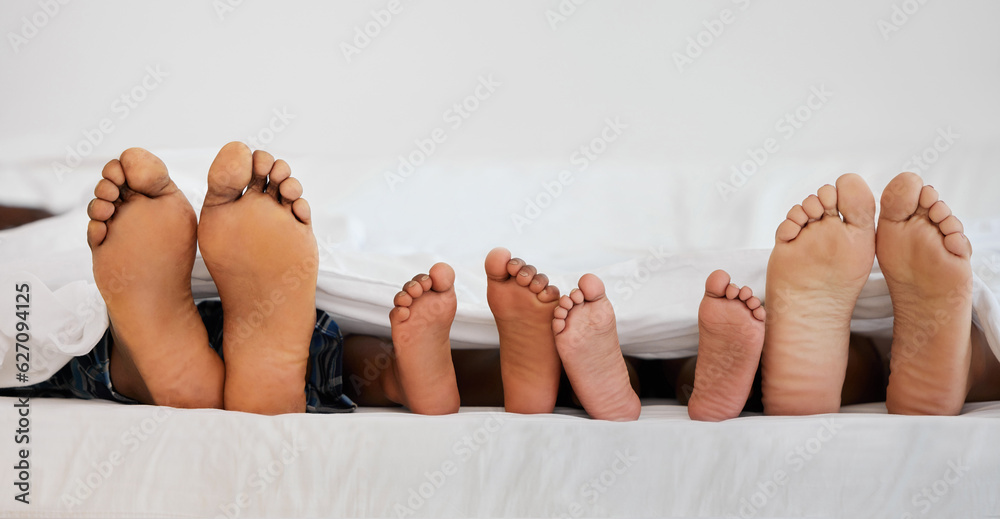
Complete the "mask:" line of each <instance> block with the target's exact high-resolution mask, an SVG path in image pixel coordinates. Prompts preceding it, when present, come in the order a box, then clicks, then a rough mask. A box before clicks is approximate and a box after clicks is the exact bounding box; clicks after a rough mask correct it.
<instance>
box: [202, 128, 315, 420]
mask: <svg viewBox="0 0 1000 519" xmlns="http://www.w3.org/2000/svg"><path fill="white" fill-rule="evenodd" d="M301 196H302V185H301V184H300V183H299V181H298V180H296V179H295V178H292V177H291V169H290V168H289V167H288V164H287V163H286V162H285V161H283V160H274V157H272V156H271V155H270V154H268V153H266V152H264V151H259V150H258V151H256V152H254V153H253V154H251V153H250V149H249V148H247V146H246V145H244V144H243V143H239V142H232V143H229V144H227V145H226V146H225V147H223V148H222V150H221V151H219V154H218V156H217V157H216V158H215V162H213V163H212V166H211V168H209V171H208V193H207V194H206V195H205V204H204V206H203V207H202V211H201V222H200V224H199V225H198V243H199V245H200V247H201V252H202V256H203V257H204V259H205V265H206V266H207V267H208V271H209V273H211V275H212V279H213V280H215V284H216V286H217V287H218V289H219V296H220V298H221V299H222V310H223V313H224V314H225V317H226V318H225V321H224V325H223V342H222V345H223V354H224V356H225V359H226V385H225V407H226V409H231V410H237V411H246V412H253V413H259V414H282V413H293V412H304V411H305V380H306V370H307V367H308V362H309V343H310V341H311V339H312V333H313V330H314V329H315V326H316V277H317V271H318V267H319V260H318V250H317V248H316V238H315V237H314V236H313V232H312V225H311V222H310V211H309V204H308V203H306V201H305V199H303V198H301Z"/></svg>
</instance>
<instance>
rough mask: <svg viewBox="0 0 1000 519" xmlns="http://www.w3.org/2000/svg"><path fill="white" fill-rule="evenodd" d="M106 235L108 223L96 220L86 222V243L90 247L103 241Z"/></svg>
mask: <svg viewBox="0 0 1000 519" xmlns="http://www.w3.org/2000/svg"><path fill="white" fill-rule="evenodd" d="M107 235H108V224H106V223H104V222H99V221H97V220H91V221H90V222H89V223H88V224H87V245H90V248H91V249H93V248H94V247H97V246H99V245H100V244H102V243H104V238H106V237H107Z"/></svg>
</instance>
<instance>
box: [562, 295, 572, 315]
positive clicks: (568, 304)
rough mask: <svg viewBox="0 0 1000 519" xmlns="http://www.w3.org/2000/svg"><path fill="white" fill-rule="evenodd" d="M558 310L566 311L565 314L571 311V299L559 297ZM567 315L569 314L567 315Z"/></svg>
mask: <svg viewBox="0 0 1000 519" xmlns="http://www.w3.org/2000/svg"><path fill="white" fill-rule="evenodd" d="M559 308H562V309H564V310H567V312H568V311H569V310H572V309H573V299H571V298H570V297H569V296H562V297H560V298H559ZM567 315H569V314H568V313H567Z"/></svg>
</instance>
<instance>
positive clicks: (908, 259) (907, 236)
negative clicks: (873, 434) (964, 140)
mask: <svg viewBox="0 0 1000 519" xmlns="http://www.w3.org/2000/svg"><path fill="white" fill-rule="evenodd" d="M876 243H877V253H878V262H879V265H880V266H881V267H882V273H883V274H885V281H886V283H887V284H888V285H889V294H890V295H891V296H892V309H893V315H894V320H893V326H892V353H891V356H890V361H889V369H890V374H889V386H888V388H887V389H886V407H887V408H888V410H889V412H890V413H897V414H922V415H927V414H931V415H955V414H958V413H959V412H960V411H961V410H962V405H963V404H964V403H965V397H966V395H967V394H968V391H969V370H970V364H971V358H972V341H971V332H972V265H971V262H970V259H971V256H972V245H971V244H970V243H969V239H968V238H966V236H965V234H964V228H963V226H962V222H960V221H959V220H958V218H956V217H955V216H954V215H953V214H952V213H951V209H950V208H949V207H948V206H947V204H945V203H944V202H942V201H941V200H940V199H939V195H938V192H937V191H936V190H935V189H934V188H932V187H930V186H925V185H924V182H923V180H922V179H921V178H920V177H919V176H918V175H916V174H914V173H903V174H900V175H899V176H897V177H896V178H895V179H893V180H892V182H890V183H889V185H888V186H887V187H886V188H885V191H883V193H882V212H881V215H880V217H879V223H878V235H877V238H876Z"/></svg>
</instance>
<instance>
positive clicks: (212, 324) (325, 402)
mask: <svg viewBox="0 0 1000 519" xmlns="http://www.w3.org/2000/svg"><path fill="white" fill-rule="evenodd" d="M198 313H199V314H201V319H202V322H204V323H205V328H206V329H207V330H208V341H209V344H210V345H211V346H212V349H214V350H215V352H216V353H218V354H219V357H222V356H223V355H222V304H221V303H220V302H219V301H217V300H209V301H203V302H201V303H200V304H198ZM111 344H112V340H111V330H108V331H107V332H105V334H104V337H103V338H102V339H101V341H100V342H98V343H97V345H96V346H94V349H93V350H91V351H90V353H88V354H86V355H81V356H79V357H74V358H73V360H71V361H70V362H69V363H68V364H66V365H65V366H63V368H62V369H60V370H59V371H58V372H56V373H55V374H54V375H52V377H51V378H49V379H48V380H46V381H45V382H40V383H38V384H34V385H31V386H26V387H20V388H6V389H0V395H3V396H14V395H18V396H32V397H49V396H51V397H74V398H83V399H87V400H92V399H98V400H111V401H113V402H120V403H123V404H137V403H138V402H136V401H135V400H132V399H131V398H128V397H126V396H124V395H121V394H119V393H118V392H117V391H115V388H114V386H113V385H112V384H111V371H110V368H109V366H110V364H111V350H110V348H111ZM343 353H344V337H343V335H342V334H341V333H340V328H339V327H338V326H337V323H336V322H334V320H333V318H332V317H330V315H329V314H327V313H326V312H323V311H322V310H317V311H316V328H315V330H314V331H313V336H312V341H311V342H310V343H309V379H308V380H307V381H306V412H309V413H349V412H351V411H354V409H356V408H357V405H356V404H355V403H354V402H352V401H351V399H350V398H347V397H346V396H345V395H344V393H343V362H342V359H343Z"/></svg>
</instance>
